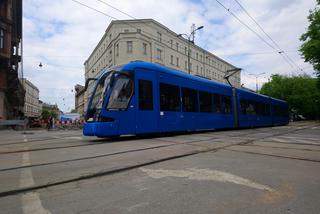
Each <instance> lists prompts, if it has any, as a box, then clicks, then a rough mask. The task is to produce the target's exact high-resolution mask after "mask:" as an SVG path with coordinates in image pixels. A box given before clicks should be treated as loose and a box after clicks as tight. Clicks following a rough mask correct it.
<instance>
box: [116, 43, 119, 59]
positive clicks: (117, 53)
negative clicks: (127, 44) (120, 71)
mask: <svg viewBox="0 0 320 214" xmlns="http://www.w3.org/2000/svg"><path fill="white" fill-rule="evenodd" d="M116 56H119V44H117V45H116Z"/></svg>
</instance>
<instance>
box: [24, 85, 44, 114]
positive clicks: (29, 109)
mask: <svg viewBox="0 0 320 214" xmlns="http://www.w3.org/2000/svg"><path fill="white" fill-rule="evenodd" d="M22 85H23V87H24V89H25V91H26V93H25V98H24V116H26V117H30V118H37V117H40V116H41V112H42V106H41V104H40V102H39V89H38V88H37V87H36V86H35V85H34V84H32V83H31V82H30V81H29V80H27V79H22Z"/></svg>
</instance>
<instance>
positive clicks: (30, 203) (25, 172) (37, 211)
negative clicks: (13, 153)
mask: <svg viewBox="0 0 320 214" xmlns="http://www.w3.org/2000/svg"><path fill="white" fill-rule="evenodd" d="M24 149H26V150H27V149H28V148H27V147H25V148H24ZM21 165H22V166H30V165H31V162H30V154H29V152H24V153H23V154H22V164H21ZM33 185H34V180H33V176H32V171H31V169H30V168H24V169H22V170H21V177H20V187H21V188H26V187H30V186H33ZM22 210H23V213H24V214H45V213H46V214H49V213H50V212H49V211H48V210H46V209H44V208H43V206H42V203H41V200H40V197H39V194H38V193H37V192H28V193H26V194H23V195H22Z"/></svg>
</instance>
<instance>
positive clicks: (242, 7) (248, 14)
mask: <svg viewBox="0 0 320 214" xmlns="http://www.w3.org/2000/svg"><path fill="white" fill-rule="evenodd" d="M234 1H235V2H236V3H237V4H238V5H239V7H240V8H241V9H242V10H243V11H244V12H245V13H246V14H247V16H248V17H249V18H250V19H251V20H252V21H253V22H254V23H255V24H256V25H257V26H258V27H259V29H260V30H261V31H262V32H263V33H264V34H265V35H266V36H267V37H268V38H269V39H270V41H271V42H272V43H273V44H274V45H275V46H276V47H277V48H278V49H279V50H280V51H279V52H278V53H279V54H280V55H281V56H283V55H282V54H284V55H285V57H286V58H287V59H288V60H289V61H290V62H291V63H292V64H293V65H295V66H296V67H297V68H298V69H299V70H300V71H303V69H302V68H301V67H299V66H298V65H297V64H296V63H295V62H294V61H293V60H292V59H291V57H289V56H288V54H287V53H286V52H285V51H284V50H283V49H282V48H281V47H280V46H279V45H278V43H277V42H275V41H274V39H272V38H271V36H270V35H269V34H268V33H267V32H266V31H265V30H264V29H263V27H262V26H261V25H260V24H259V23H258V22H257V21H256V19H255V18H253V16H251V15H250V13H249V12H248V11H247V10H246V9H245V8H244V6H242V4H240V2H239V1H238V0H234Z"/></svg>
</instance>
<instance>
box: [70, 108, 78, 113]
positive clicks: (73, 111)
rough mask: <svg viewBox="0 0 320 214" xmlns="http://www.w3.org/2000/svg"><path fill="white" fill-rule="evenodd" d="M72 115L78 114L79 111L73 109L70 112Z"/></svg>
mask: <svg viewBox="0 0 320 214" xmlns="http://www.w3.org/2000/svg"><path fill="white" fill-rule="evenodd" d="M70 113H78V112H77V110H75V109H72V110H71V111H70Z"/></svg>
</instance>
